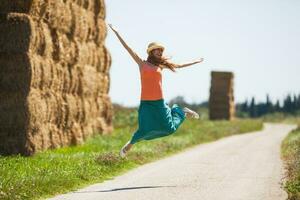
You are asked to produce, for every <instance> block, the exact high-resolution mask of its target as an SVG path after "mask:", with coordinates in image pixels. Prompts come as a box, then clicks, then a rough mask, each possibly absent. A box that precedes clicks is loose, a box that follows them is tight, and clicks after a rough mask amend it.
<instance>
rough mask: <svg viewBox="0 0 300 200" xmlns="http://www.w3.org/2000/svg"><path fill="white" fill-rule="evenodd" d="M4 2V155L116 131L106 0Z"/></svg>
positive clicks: (0, 44) (0, 8) (0, 148)
mask: <svg viewBox="0 0 300 200" xmlns="http://www.w3.org/2000/svg"><path fill="white" fill-rule="evenodd" d="M2 2H3V3H2ZM2 2H1V5H0V12H2V13H3V14H1V15H0V29H1V30H6V31H1V32H0V66H1V67H0V70H1V73H0V98H1V99H0V112H1V113H2V116H0V154H9V153H12V154H14V153H21V154H23V155H32V154H34V153H35V152H38V151H41V150H45V149H49V148H58V147H62V146H67V145H71V144H81V143H82V142H83V141H84V140H85V139H86V138H88V137H89V136H90V135H93V134H97V133H99V131H100V133H101V134H102V133H108V132H110V131H111V130H112V105H111V101H110V99H109V97H108V90H109V68H110V65H111V57H110V54H109V52H108V51H107V49H106V47H105V46H104V39H105V37H106V31H107V30H106V24H105V21H104V17H105V9H104V1H103V0H74V1H70V0H47V1H42V0H28V1H27V0H26V1H25V0H3V1H2ZM1 125H2V126H1ZM2 139H3V140H2ZM1 141H5V143H4V142H1Z"/></svg>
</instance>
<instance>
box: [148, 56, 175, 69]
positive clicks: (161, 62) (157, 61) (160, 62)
mask: <svg viewBox="0 0 300 200" xmlns="http://www.w3.org/2000/svg"><path fill="white" fill-rule="evenodd" d="M152 52H153V51H151V52H150V53H149V55H148V58H147V62H149V63H151V64H153V65H155V66H158V67H160V68H163V66H165V67H167V68H168V69H169V70H171V71H173V72H176V70H175V66H176V64H174V63H171V62H169V61H168V60H169V58H166V57H160V58H157V57H155V56H154V55H153V53H152Z"/></svg>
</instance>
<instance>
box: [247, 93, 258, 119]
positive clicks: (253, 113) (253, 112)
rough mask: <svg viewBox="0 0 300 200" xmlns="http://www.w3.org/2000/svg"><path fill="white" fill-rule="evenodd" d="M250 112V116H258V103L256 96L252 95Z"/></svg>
mask: <svg viewBox="0 0 300 200" xmlns="http://www.w3.org/2000/svg"><path fill="white" fill-rule="evenodd" d="M249 114H250V117H253V118H254V117H257V108H256V105H255V99H254V97H252V99H251V103H250V107H249Z"/></svg>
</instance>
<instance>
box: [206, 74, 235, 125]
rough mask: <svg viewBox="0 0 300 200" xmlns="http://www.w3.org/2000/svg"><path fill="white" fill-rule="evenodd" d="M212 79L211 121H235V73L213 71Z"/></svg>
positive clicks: (210, 98)
mask: <svg viewBox="0 0 300 200" xmlns="http://www.w3.org/2000/svg"><path fill="white" fill-rule="evenodd" d="M211 77H212V78H211V88H210V97H209V117H210V119H212V120H218V119H227V120H232V119H234V115H235V105H234V94H233V77H234V75H233V73H231V72H214V71H213V72H212V73H211Z"/></svg>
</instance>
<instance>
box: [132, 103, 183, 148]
mask: <svg viewBox="0 0 300 200" xmlns="http://www.w3.org/2000/svg"><path fill="white" fill-rule="evenodd" d="M138 114H139V116H138V123H139V127H138V130H137V131H136V132H135V133H134V134H133V136H132V138H131V140H130V143H131V144H135V143H137V142H139V141H141V140H152V139H155V138H160V137H165V136H168V135H170V134H172V133H174V132H175V131H176V130H177V129H178V128H179V126H180V125H181V124H182V122H183V121H184V120H185V114H184V112H183V110H182V109H181V108H180V107H179V106H178V105H176V104H174V105H173V106H172V108H170V107H169V106H168V104H167V103H166V102H165V101H164V99H160V100H155V101H144V100H142V101H141V103H140V106H139V110H138Z"/></svg>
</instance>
